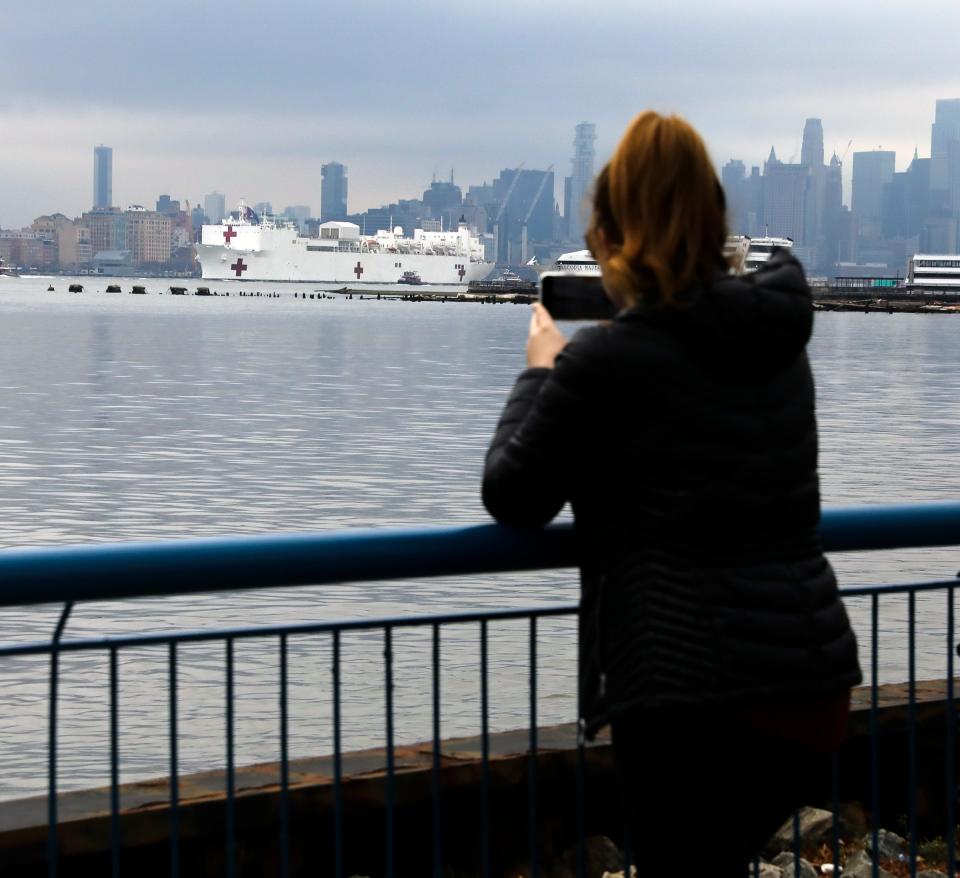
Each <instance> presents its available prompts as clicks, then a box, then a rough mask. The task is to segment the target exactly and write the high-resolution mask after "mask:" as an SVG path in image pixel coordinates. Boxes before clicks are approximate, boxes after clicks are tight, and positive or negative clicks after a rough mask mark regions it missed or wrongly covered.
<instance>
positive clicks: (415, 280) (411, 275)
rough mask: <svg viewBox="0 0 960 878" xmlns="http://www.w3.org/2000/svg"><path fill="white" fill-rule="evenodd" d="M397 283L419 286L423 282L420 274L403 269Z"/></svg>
mask: <svg viewBox="0 0 960 878" xmlns="http://www.w3.org/2000/svg"><path fill="white" fill-rule="evenodd" d="M397 283H398V284H410V285H411V286H419V285H420V284H422V283H423V281H422V280H421V279H420V275H419V274H417V273H416V272H415V271H405V272H404V273H403V274H402V275H400V280H398V281H397Z"/></svg>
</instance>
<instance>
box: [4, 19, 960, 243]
mask: <svg viewBox="0 0 960 878" xmlns="http://www.w3.org/2000/svg"><path fill="white" fill-rule="evenodd" d="M945 7H947V8H946V9H945ZM4 21H5V32H6V33H8V34H14V35H15V38H14V39H10V40H7V41H5V43H4V51H3V53H2V54H0V82H2V83H3V84H4V87H3V88H2V89H0V126H2V129H3V139H2V141H0V225H3V226H10V225H18V224H21V223H23V222H27V221H29V219H31V218H32V217H33V216H34V215H36V214H37V213H39V212H41V211H47V210H52V209H57V208H59V209H63V210H65V211H66V212H79V211H81V210H83V209H85V208H86V207H87V206H88V203H89V201H90V191H89V190H90V176H91V167H92V147H93V145H94V144H95V143H99V142H104V143H108V144H110V145H112V146H113V147H114V149H115V170H114V178H115V179H114V191H115V193H116V200H117V201H118V202H126V201H138V202H141V203H144V202H146V203H149V202H151V201H152V199H154V198H155V197H156V195H157V194H158V193H159V192H161V191H169V192H170V193H171V194H172V195H174V196H175V197H190V198H196V197H198V196H200V195H202V194H203V193H204V192H206V191H209V190H211V189H213V188H220V189H221V190H222V191H226V192H227V194H228V196H229V197H230V198H231V199H232V198H234V197H235V196H239V195H241V194H242V195H245V196H247V197H248V198H251V199H257V200H259V199H270V200H272V201H273V202H274V204H275V206H283V205H285V204H288V203H301V202H305V203H308V204H312V205H314V206H315V207H316V206H318V204H319V165H320V163H321V162H322V161H325V160H328V159H330V158H336V159H339V160H341V161H344V162H345V163H347V164H348V165H349V166H350V173H351V193H350V194H351V199H350V201H351V208H362V207H366V206H369V205H372V204H376V203H380V202H381V201H386V200H390V199H394V198H397V197H410V196H412V195H414V194H416V192H417V191H418V189H419V188H421V187H422V186H423V185H425V184H426V183H427V182H429V178H430V174H431V173H432V172H433V170H434V169H436V170H437V171H438V172H439V173H440V174H441V175H443V176H445V175H446V174H447V173H448V169H449V167H450V165H451V164H453V165H455V166H456V168H457V176H458V179H460V180H461V181H467V180H470V181H474V180H479V179H484V178H486V179H489V178H490V177H491V176H493V175H495V174H496V173H497V171H498V170H499V168H501V167H505V166H508V165H513V164H516V163H517V162H519V161H526V162H527V163H528V165H529V166H531V167H534V166H541V167H542V166H546V165H548V164H551V163H552V164H554V165H555V167H556V170H557V171H558V176H559V177H562V175H563V174H564V173H565V172H566V170H567V159H568V155H569V153H570V140H571V137H572V128H573V125H574V124H575V123H576V122H578V121H580V120H581V119H590V120H591V121H595V122H596V123H597V125H598V133H599V135H600V140H599V142H598V151H599V152H600V153H601V154H607V153H609V151H611V150H612V148H613V146H614V144H615V142H616V139H617V137H618V136H619V133H620V132H621V131H622V130H623V128H624V126H625V125H626V124H627V122H628V121H629V119H630V118H631V116H632V115H633V114H634V113H635V112H637V111H638V110H640V109H642V108H644V107H646V106H653V107H655V108H658V109H662V110H675V111H679V112H681V113H683V114H685V115H687V116H688V117H689V118H690V119H691V120H692V121H693V122H694V124H696V125H697V126H698V127H699V128H700V129H701V130H702V131H703V133H704V135H705V136H706V138H707V140H708V142H709V144H710V146H711V151H712V153H713V155H714V158H715V159H716V160H717V161H718V163H721V162H723V161H725V160H726V159H727V158H728V157H730V156H731V155H736V156H738V157H742V158H743V159H744V160H745V161H747V162H748V163H749V162H753V163H756V162H758V161H760V160H761V159H762V157H763V156H764V155H765V154H766V152H767V151H768V150H769V147H770V144H771V143H775V144H776V145H777V150H778V153H779V154H780V155H781V156H782V157H784V158H789V156H790V154H791V152H793V151H794V149H795V148H796V149H797V150H798V149H799V138H800V133H801V131H802V127H803V120H804V118H805V117H806V116H810V115H817V116H821V117H823V119H824V127H825V133H826V140H827V147H828V149H829V148H830V147H832V146H833V144H835V143H836V144H837V145H838V146H839V148H840V149H841V150H842V148H843V147H844V146H845V145H846V142H847V140H849V139H851V138H853V139H854V141H855V143H854V149H857V148H871V147H874V146H876V145H878V144H883V145H884V146H885V147H888V148H896V149H897V150H898V152H899V153H900V161H901V164H902V163H903V162H905V161H906V160H907V159H908V157H909V153H912V149H913V145H914V144H915V143H919V144H920V148H921V153H923V152H924V151H925V150H927V149H928V148H929V125H930V122H931V121H932V116H933V102H934V100H935V98H936V97H946V96H954V95H958V94H960V81H958V79H957V77H956V74H955V71H954V69H953V64H952V60H951V59H952V54H953V51H954V49H953V45H952V41H953V36H952V35H953V34H954V33H955V32H956V26H957V24H960V12H958V10H957V8H956V7H955V6H954V5H953V4H949V6H948V5H947V4H943V3H942V2H929V0H921V2H915V3H912V4H910V5H909V6H907V5H904V6H903V7H899V8H896V9H878V8H877V4H876V3H866V2H863V0H850V2H845V3H843V4H838V3H827V2H824V0H810V2H807V3H805V4H803V5H802V6H793V7H791V8H790V10H789V13H786V14H782V15H781V14H778V13H777V12H776V11H773V10H772V8H771V7H770V5H769V3H761V2H757V0H748V2H745V3H739V4H736V5H735V7H731V6H730V4H716V3H708V2H702V0H697V2H695V0H687V2H678V3H675V4H673V5H671V6H669V7H667V8H662V7H661V4H652V3H643V2H641V3H636V2H633V3H630V2H619V0H607V2H598V3H594V4H591V5H588V4H583V3H572V2H542V0H534V2H529V0H528V2H526V3H517V2H512V3H508V2H505V0H489V2H486V3H484V4H482V5H476V6H475V5H457V4H450V3H441V2H434V0H429V2H418V3H411V4H406V5H404V4H400V3H389V2H385V0H356V2H354V3H352V4H349V5H346V4H337V5H333V4H325V3H316V2H312V3H311V2H305V0H288V2H283V0H280V2H276V3H273V4H269V5H268V4H266V3H264V2H262V0H260V2H250V0H216V2H208V0H192V2H185V0H171V2H166V3H163V4H130V3H120V2H119V0H91V2H89V3H86V4H74V3H66V2H63V0H56V2H52V3H47V4H42V5H41V4H34V5H32V6H28V5H26V4H20V5H18V6H17V7H15V8H14V9H11V10H8V11H7V12H6V14H5V19H4Z"/></svg>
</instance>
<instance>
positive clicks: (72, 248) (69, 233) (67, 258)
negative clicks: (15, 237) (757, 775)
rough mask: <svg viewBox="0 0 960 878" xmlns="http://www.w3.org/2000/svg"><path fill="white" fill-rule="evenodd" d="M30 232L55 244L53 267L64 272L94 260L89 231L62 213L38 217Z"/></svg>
mask: <svg viewBox="0 0 960 878" xmlns="http://www.w3.org/2000/svg"><path fill="white" fill-rule="evenodd" d="M30 230H31V231H33V232H36V233H38V234H40V235H41V236H42V237H43V238H44V239H46V240H48V241H50V242H51V243H52V244H53V247H54V249H53V254H54V255H53V261H52V265H54V266H56V267H57V268H59V269H60V270H62V271H64V270H70V269H76V268H79V267H80V266H83V265H86V264H87V263H89V262H90V259H91V258H92V255H93V254H92V253H91V251H90V231H89V229H87V228H86V227H85V226H83V225H80V224H79V223H77V222H74V221H73V220H71V219H70V218H69V217H66V216H64V215H63V214H62V213H54V214H50V215H47V216H40V217H37V218H36V219H35V220H34V221H33V222H32V223H31V225H30Z"/></svg>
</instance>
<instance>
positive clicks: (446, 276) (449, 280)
mask: <svg viewBox="0 0 960 878" xmlns="http://www.w3.org/2000/svg"><path fill="white" fill-rule="evenodd" d="M319 231H320V236H319V237H318V238H304V237H301V236H300V231H299V227H298V226H297V225H296V223H292V222H287V221H283V220H278V219H276V218H274V217H267V216H265V217H263V218H262V219H260V218H259V217H257V215H256V214H255V213H254V212H253V211H252V210H250V208H248V207H245V206H244V205H243V203H242V202H241V204H240V210H239V211H238V212H237V218H236V219H232V218H231V219H225V220H223V221H222V222H220V223H215V224H210V225H204V226H203V228H202V230H201V235H200V243H199V244H198V245H197V259H198V260H199V262H200V268H201V274H202V277H203V279H204V280H262V281H310V282H318V283H337V284H349V286H350V287H351V288H352V289H356V288H358V287H364V286H378V287H382V286H384V285H390V286H393V285H395V284H397V283H399V282H400V281H398V278H403V277H404V276H405V275H406V274H407V273H408V272H409V273H414V274H417V275H418V276H419V277H420V278H421V282H422V283H425V284H435V285H441V286H451V287H460V288H463V289H466V286H467V284H468V283H470V281H476V280H481V279H482V278H484V277H486V276H487V274H488V273H489V272H490V269H491V268H492V267H493V263H491V262H488V261H486V260H485V259H484V253H483V243H482V242H481V240H480V238H479V237H478V235H477V234H476V232H475V231H474V230H473V229H472V228H471V227H470V226H468V225H467V224H466V223H463V222H461V223H460V224H459V225H458V226H457V229H456V230H455V231H453V230H448V231H439V232H433V231H425V230H423V229H415V230H414V233H413V237H412V238H408V237H405V236H404V234H403V229H402V228H401V227H400V226H396V227H395V228H393V229H391V230H383V229H379V230H377V232H376V233H375V234H373V235H369V234H364V233H362V232H361V230H360V227H359V226H358V225H357V224H356V223H347V222H336V221H333V222H326V223H322V224H321V225H320V230H319Z"/></svg>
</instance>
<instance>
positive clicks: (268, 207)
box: [253, 201, 273, 217]
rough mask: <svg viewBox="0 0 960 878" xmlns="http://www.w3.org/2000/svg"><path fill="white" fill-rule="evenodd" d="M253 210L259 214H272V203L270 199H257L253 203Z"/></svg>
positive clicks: (260, 215) (261, 215)
mask: <svg viewBox="0 0 960 878" xmlns="http://www.w3.org/2000/svg"><path fill="white" fill-rule="evenodd" d="M253 212H254V213H255V214H256V215H257V216H259V217H264V216H273V203H272V202H270V201H258V202H256V203H255V204H254V205H253Z"/></svg>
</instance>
